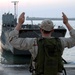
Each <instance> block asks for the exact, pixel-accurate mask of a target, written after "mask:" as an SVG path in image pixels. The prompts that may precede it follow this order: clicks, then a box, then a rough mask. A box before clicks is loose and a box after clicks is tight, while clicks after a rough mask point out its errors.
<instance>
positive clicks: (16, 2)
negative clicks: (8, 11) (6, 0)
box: [12, 1, 19, 19]
mask: <svg viewBox="0 0 75 75" xmlns="http://www.w3.org/2000/svg"><path fill="white" fill-rule="evenodd" d="M18 2H19V1H12V3H14V18H15V19H17V13H16V10H17V8H16V5H17V4H18Z"/></svg>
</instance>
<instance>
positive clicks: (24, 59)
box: [1, 1, 66, 64]
mask: <svg viewBox="0 0 75 75" xmlns="http://www.w3.org/2000/svg"><path fill="white" fill-rule="evenodd" d="M13 3H14V6H15V8H16V3H18V2H16V1H14V2H13ZM16 15H17V14H16V11H15V13H14V15H13V14H12V13H4V14H3V15H2V33H1V48H2V59H1V62H2V63H4V64H28V63H30V58H31V54H30V52H29V51H28V50H19V49H16V48H14V47H13V46H12V45H11V44H10V43H9V41H8V40H9V38H8V36H9V35H8V34H9V32H10V31H12V30H13V29H14V28H15V26H16V25H17V17H16ZM43 19H51V20H56V21H58V20H62V19H59V18H38V17H27V18H26V20H30V21H31V22H32V23H31V24H23V25H22V28H21V30H20V31H19V38H26V37H28V38H34V37H36V38H38V37H39V36H40V35H41V34H40V30H39V24H36V25H35V24H33V21H35V20H36V21H38V20H41V21H42V20H43ZM65 34H66V29H65V28H64V27H62V26H58V28H57V29H55V30H54V33H53V34H52V36H54V37H60V36H62V37H65Z"/></svg>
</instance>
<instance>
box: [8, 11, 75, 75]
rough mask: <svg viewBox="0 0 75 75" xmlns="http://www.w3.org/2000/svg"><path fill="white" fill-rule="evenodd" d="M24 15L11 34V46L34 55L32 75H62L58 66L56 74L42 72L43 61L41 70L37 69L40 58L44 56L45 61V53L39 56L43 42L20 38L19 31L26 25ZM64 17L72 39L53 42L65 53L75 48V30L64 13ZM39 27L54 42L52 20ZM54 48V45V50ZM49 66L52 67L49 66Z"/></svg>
mask: <svg viewBox="0 0 75 75" xmlns="http://www.w3.org/2000/svg"><path fill="white" fill-rule="evenodd" d="M24 15H25V13H24V12H23V13H22V14H21V15H20V16H19V19H18V23H17V25H16V27H15V29H14V30H13V31H11V32H10V33H9V42H10V44H11V45H13V46H14V47H15V48H18V49H26V50H29V51H30V53H31V54H32V58H33V62H32V66H33V73H32V74H33V75H61V73H60V71H59V70H58V69H59V67H58V66H57V68H58V69H57V68H56V69H57V71H56V72H55V70H53V72H54V73H50V74H49V71H48V72H46V71H47V70H45V68H44V70H43V71H42V69H43V68H42V69H40V66H41V65H42V64H43V63H44V62H42V61H41V62H42V63H40V66H39V65H38V66H39V68H38V69H39V70H37V69H36V67H37V65H36V63H38V61H39V62H40V57H42V56H43V57H42V58H41V59H44V54H43V53H42V54H43V55H42V54H39V52H40V47H39V46H40V44H41V41H40V43H39V42H37V38H19V30H20V29H21V26H22V24H23V23H24V20H25V16H24ZM62 17H63V23H64V24H65V26H66V27H67V29H68V30H69V32H70V37H68V38H64V37H59V39H56V40H54V39H53V40H54V42H55V45H56V43H57V44H58V45H59V47H60V48H61V50H62V52H63V50H64V48H66V47H68V48H72V47H73V46H75V30H74V29H73V28H72V27H71V25H70V24H69V22H68V18H67V16H66V15H65V14H64V13H62ZM39 27H40V32H41V35H42V37H43V38H47V39H48V40H49V39H51V40H52V38H54V37H52V36H51V34H52V32H53V30H54V24H53V22H52V21H51V20H49V19H46V20H43V21H42V23H41V24H40V26H39ZM42 42H43V41H42ZM51 42H52V41H51ZM34 44H35V45H34ZM44 44H46V43H44ZM53 47H54V46H53V45H52V48H53ZM41 48H43V47H42V46H41ZM52 50H53V49H52ZM51 54H52V53H51ZM51 54H50V56H52V55H51ZM60 54H61V53H60ZM39 55H41V56H39ZM50 56H49V57H50ZM60 56H61V55H60ZM36 57H37V59H36ZM35 59H36V61H37V62H35V61H34V60H35ZM47 60H48V59H47ZM50 62H52V61H50ZM60 63H61V62H60ZM49 64H53V63H49ZM55 64H56V63H55ZM55 64H54V65H55ZM46 65H47V64H46ZM44 66H45V65H44ZM49 66H51V65H49ZM49 69H50V68H49ZM51 69H52V68H51ZM51 69H50V70H51ZM44 71H45V72H44ZM50 72H51V71H50ZM46 73H48V74H46Z"/></svg>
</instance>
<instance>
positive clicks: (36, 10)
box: [0, 0, 75, 29]
mask: <svg viewBox="0 0 75 75" xmlns="http://www.w3.org/2000/svg"><path fill="white" fill-rule="evenodd" d="M13 1H15V0H0V23H2V22H1V20H2V14H4V13H8V12H10V13H12V14H14V3H13ZM16 1H18V3H17V6H16V7H17V9H16V10H17V12H16V13H17V17H18V16H19V15H20V14H21V13H22V12H25V17H27V16H29V17H48V18H51V17H55V18H56V17H59V18H62V12H64V13H65V14H66V15H67V16H68V18H75V0H16ZM61 22H62V21H61ZM58 23H59V22H58ZM60 24H61V23H59V25H60ZM73 24H74V23H73ZM0 26H1V25H0ZM73 26H74V25H73ZM0 29H1V27H0Z"/></svg>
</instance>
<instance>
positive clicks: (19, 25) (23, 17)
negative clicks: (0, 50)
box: [15, 12, 25, 31]
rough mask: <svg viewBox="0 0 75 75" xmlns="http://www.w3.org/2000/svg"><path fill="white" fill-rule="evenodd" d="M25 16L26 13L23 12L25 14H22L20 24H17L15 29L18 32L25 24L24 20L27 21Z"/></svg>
mask: <svg viewBox="0 0 75 75" xmlns="http://www.w3.org/2000/svg"><path fill="white" fill-rule="evenodd" d="M24 15H25V13H24V12H23V13H21V15H20V16H19V18H18V23H17V25H16V27H15V29H16V30H18V31H19V30H20V29H21V26H22V24H23V23H24V20H25V16H24Z"/></svg>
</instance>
